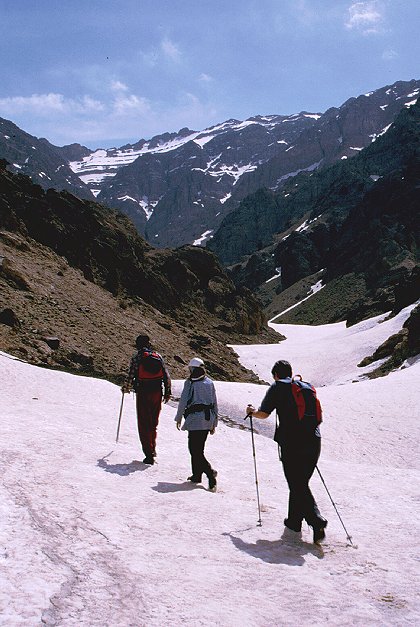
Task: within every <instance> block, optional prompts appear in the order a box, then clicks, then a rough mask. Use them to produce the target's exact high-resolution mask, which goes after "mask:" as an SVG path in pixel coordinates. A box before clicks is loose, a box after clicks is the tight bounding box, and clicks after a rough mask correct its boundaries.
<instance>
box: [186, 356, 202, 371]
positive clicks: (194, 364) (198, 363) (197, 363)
mask: <svg viewBox="0 0 420 627" xmlns="http://www.w3.org/2000/svg"><path fill="white" fill-rule="evenodd" d="M203 366H204V361H203V360H202V359H200V358H199V357H193V358H192V359H191V361H190V363H189V364H188V368H202V367H203Z"/></svg>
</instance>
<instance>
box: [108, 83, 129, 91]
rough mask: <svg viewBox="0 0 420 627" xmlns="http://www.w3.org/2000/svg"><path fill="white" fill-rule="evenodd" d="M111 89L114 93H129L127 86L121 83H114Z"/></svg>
mask: <svg viewBox="0 0 420 627" xmlns="http://www.w3.org/2000/svg"><path fill="white" fill-rule="evenodd" d="M111 89H112V91H128V87H127V85H126V84H125V83H122V82H121V81H112V82H111Z"/></svg>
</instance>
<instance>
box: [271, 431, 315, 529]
mask: <svg viewBox="0 0 420 627" xmlns="http://www.w3.org/2000/svg"><path fill="white" fill-rule="evenodd" d="M320 452H321V438H318V437H313V438H311V439H308V440H303V441H302V442H293V443H286V444H282V446H281V461H282V464H283V471H284V475H285V477H286V481H287V483H288V485H289V511H288V515H287V518H288V520H289V523H290V524H291V525H293V526H295V527H296V528H297V529H298V528H300V525H301V524H302V520H306V522H307V523H308V525H310V526H311V527H314V528H319V527H323V526H324V524H325V519H324V518H323V517H322V516H321V514H320V512H319V509H318V506H317V504H316V501H315V499H314V497H313V495H312V492H311V490H310V488H309V480H310V478H311V477H312V475H313V473H314V470H315V467H316V464H317V462H318V459H319V455H320Z"/></svg>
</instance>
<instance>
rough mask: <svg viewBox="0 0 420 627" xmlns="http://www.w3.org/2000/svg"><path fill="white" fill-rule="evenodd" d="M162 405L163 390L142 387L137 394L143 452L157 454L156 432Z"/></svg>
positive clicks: (138, 419) (138, 424) (153, 455)
mask: <svg viewBox="0 0 420 627" xmlns="http://www.w3.org/2000/svg"><path fill="white" fill-rule="evenodd" d="M161 407H162V390H161V389H158V390H147V389H144V388H140V389H139V390H137V394H136V408H137V427H138V431H139V438H140V442H141V446H142V448H143V453H144V455H145V456H146V457H148V458H151V457H155V456H156V432H157V426H158V422H159V414H160V410H161Z"/></svg>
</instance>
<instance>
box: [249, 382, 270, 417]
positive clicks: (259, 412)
mask: <svg viewBox="0 0 420 627" xmlns="http://www.w3.org/2000/svg"><path fill="white" fill-rule="evenodd" d="M275 408H276V388H275V384H273V385H270V387H269V388H268V390H267V392H266V393H265V396H264V398H263V400H262V402H261V405H260V407H259V408H258V409H255V407H254V406H253V405H250V404H249V405H247V407H246V410H245V412H246V415H247V416H252V417H253V418H261V419H262V420H264V419H265V418H268V416H269V415H270V414H271V412H272V411H273V409H275Z"/></svg>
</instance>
